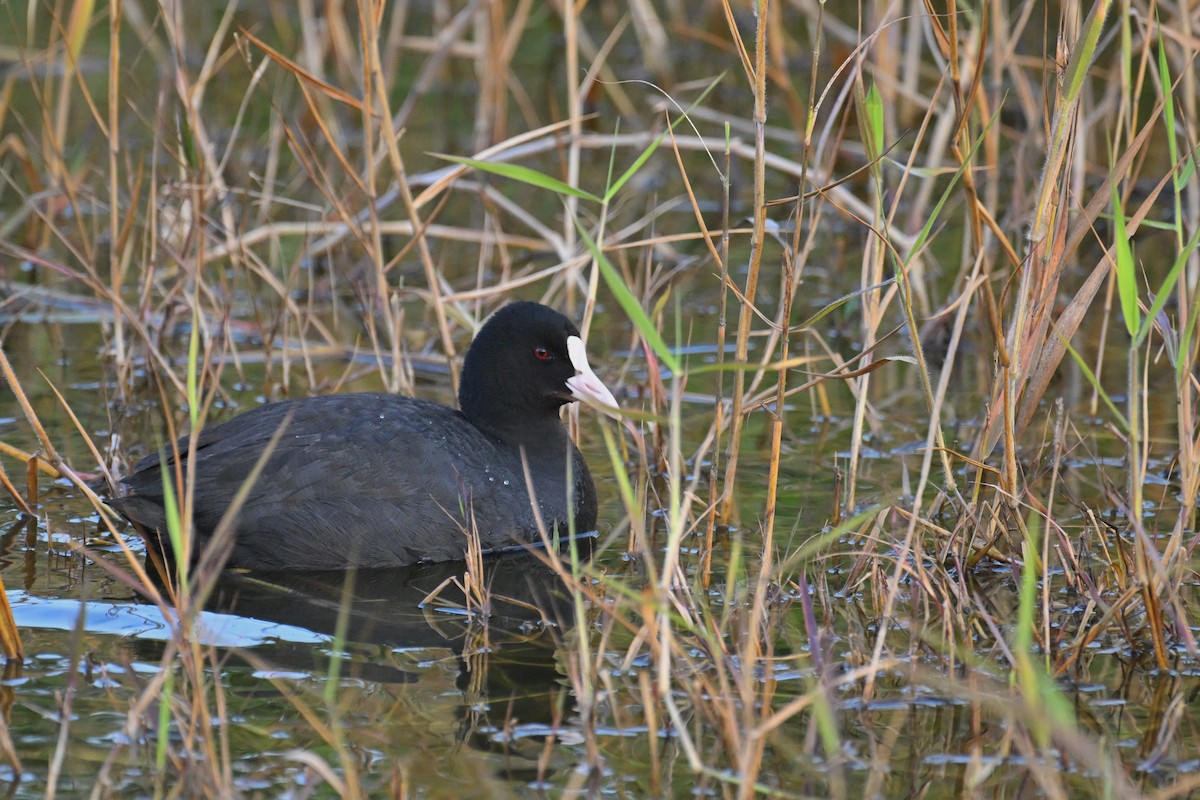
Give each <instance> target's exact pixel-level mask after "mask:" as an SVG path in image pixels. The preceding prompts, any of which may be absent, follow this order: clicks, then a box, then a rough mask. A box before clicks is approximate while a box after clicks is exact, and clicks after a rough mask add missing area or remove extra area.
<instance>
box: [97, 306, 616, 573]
mask: <svg viewBox="0 0 1200 800" xmlns="http://www.w3.org/2000/svg"><path fill="white" fill-rule="evenodd" d="M458 400H459V407H460V410H455V409H452V408H449V407H447V406H443V405H438V404H436V403H430V402H426V401H423V400H415V399H412V398H408V397H401V396H397V395H391V394H343V395H329V396H324V397H310V398H306V399H301V400H288V401H284V402H280V403H272V404H269V405H264V406H261V407H259V408H256V409H254V410H252V411H249V412H247V413H245V414H242V415H240V416H238V417H235V418H233V419H231V420H229V421H227V422H224V423H221V424H219V425H214V426H211V427H205V428H203V429H202V430H201V432H200V434H199V436H198V438H197V440H196V441H195V442H194V443H192V442H189V441H188V437H183V438H182V439H180V440H179V441H178V442H177V443H176V445H175V449H174V450H172V449H169V448H168V449H166V450H165V451H164V452H165V454H166V455H165V457H166V459H167V462H166V463H167V468H168V472H170V473H171V474H172V477H174V460H175V457H174V455H173V454H174V453H178V457H179V459H181V460H182V461H183V464H182V467H183V470H184V472H185V473H186V472H188V471H192V472H194V473H195V475H194V481H195V490H194V494H193V500H192V508H193V511H192V524H193V531H194V533H195V535H197V536H198V537H199V538H198V542H197V544H198V546H196V547H194V552H196V553H198V552H200V550H201V547H202V546H203V545H204V543H205V542H206V541H207V540H208V539H209V538H210V537H211V536H212V535H213V533H214V531H216V530H217V526H218V525H219V523H220V522H221V519H222V517H223V516H224V515H225V513H226V511H227V510H228V509H229V507H230V504H231V503H232V502H233V500H234V497H235V495H236V494H237V492H238V490H239V489H240V488H241V487H242V485H243V484H244V483H245V482H246V481H247V480H248V479H249V478H250V477H251V473H252V471H253V468H254V465H255V463H256V462H257V461H258V459H259V457H260V456H261V455H262V454H263V452H264V451H265V449H266V448H267V446H268V444H269V442H270V441H271V439H272V437H273V436H274V435H275V433H276V431H277V430H279V429H280V426H285V427H284V428H283V432H282V435H281V436H280V438H279V440H278V443H277V444H276V446H275V449H274V450H273V451H272V452H271V454H270V456H269V457H268V459H267V461H266V464H265V467H264V469H263V470H262V472H261V474H260V475H259V476H258V478H257V480H255V481H254V482H253V483H252V485H251V487H250V489H249V493H248V495H247V496H246V499H245V502H244V504H243V506H242V507H241V509H240V511H239V512H238V513H237V515H236V517H235V519H234V520H233V525H232V534H233V541H232V551H231V554H230V556H229V561H228V564H229V565H230V566H235V567H244V568H248V569H263V570H318V569H325V570H328V569H345V568H349V567H393V566H401V565H406V564H414V563H418V562H425V561H452V560H458V559H462V558H463V557H464V553H465V551H466V550H467V541H468V539H467V531H470V530H475V531H477V532H478V535H479V542H480V545H481V547H482V549H483V551H484V552H495V551H502V550H506V549H510V548H514V547H521V546H523V545H525V544H528V543H536V542H539V541H540V534H539V524H538V518H539V517H540V519H541V522H542V524H543V525H544V526H545V527H546V528H547V529H549V530H554V529H557V530H558V531H559V532H560V533H561V534H563V535H565V534H566V532H567V530H568V527H569V526H570V525H571V523H572V522H573V525H574V530H575V531H577V532H581V533H582V532H587V531H592V530H593V529H594V528H595V525H596V491H595V486H594V485H593V483H592V477H591V474H590V473H589V472H588V468H587V464H586V463H585V462H584V459H583V456H582V455H581V454H580V452H579V450H578V449H577V448H576V447H575V444H574V443H573V442H572V441H571V439H570V437H569V436H568V435H567V431H566V429H565V428H564V427H563V425H562V422H561V420H560V419H559V409H560V408H561V406H563V405H564V404H566V403H570V402H573V401H576V400H585V401H591V402H594V403H597V404H599V405H601V406H608V407H615V406H616V400H615V399H614V398H613V396H612V393H611V392H609V390H608V389H607V388H606V387H605V386H604V384H603V383H602V382H601V381H600V380H599V379H598V378H597V377H596V375H595V373H594V372H593V371H592V369H591V367H590V366H589V365H588V361H587V355H586V353H585V352H584V347H583V341H582V339H581V338H580V335H579V330H578V328H576V327H575V325H574V324H572V322H571V321H570V320H569V319H567V318H566V317H564V316H563V315H562V314H559V313H558V312H557V311H554V310H553V309H551V308H548V307H546V306H543V305H540V304H538V303H531V302H518V303H513V304H511V305H508V306H505V307H504V308H502V309H500V310H499V311H497V312H496V313H495V314H493V315H492V317H491V318H490V319H489V320H488V321H487V322H486V323H485V324H484V325H483V327H482V328H481V329H480V331H479V333H478V335H476V337H475V340H474V341H473V342H472V343H471V346H470V348H469V349H468V350H467V355H466V358H465V360H464V363H463V369H462V379H461V383H460V388H459V393H458ZM525 465H527V466H528V471H529V477H530V480H529V481H528V484H527V481H526V477H525V470H524V467H525ZM162 472H163V469H162V463H161V460H160V456H159V455H158V454H154V455H150V456H148V457H146V458H144V459H142V460H141V461H140V462H138V464H137V465H136V466H135V467H134V470H133V472H132V474H130V475H129V476H128V477H126V478H125V479H124V480H122V481H121V486H122V491H121V492H120V494H121V496H120V497H116V498H113V499H112V500H111V501H110V504H111V505H112V506H113V507H114V508H116V509H117V510H118V511H119V512H120V513H121V514H123V515H124V516H125V517H127V518H128V519H129V520H130V521H132V522H134V523H136V524H137V525H138V526H140V527H141V528H142V529H143V530H144V531H146V532H147V533H152V532H157V533H158V537H157V539H158V541H159V542H160V543H164V542H166V541H167V536H166V532H167V512H166V509H165V502H166V501H165V499H164V490H163V479H162ZM527 485H532V488H533V495H534V500H533V502H531V500H530V496H529V492H528V491H527V488H526V487H527ZM535 505H536V507H537V513H535V511H534V506H535ZM152 541H154V540H153V539H152ZM164 549H165V547H164Z"/></svg>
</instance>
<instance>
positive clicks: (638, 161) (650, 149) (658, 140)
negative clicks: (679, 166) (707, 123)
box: [604, 72, 725, 203]
mask: <svg viewBox="0 0 1200 800" xmlns="http://www.w3.org/2000/svg"><path fill="white" fill-rule="evenodd" d="M724 77H725V73H724V72H722V73H721V74H720V75H718V76H717V77H716V78H714V79H713V81H712V83H710V84H709V85H708V86H707V87H705V89H704V91H703V92H701V93H700V96H699V97H697V98H696V99H695V100H694V101H693V102H692V104H691V105H690V106H688V107H687V108H686V109H684V110H683V113H681V114H680V115H679V116H678V117H676V118H675V120H674V122H672V123H671V124H670V125H668V126H667V129H666V130H664V131H663V132H662V133H660V134H659V135H658V136H656V137H655V139H654V141H653V142H651V143H650V144H649V145H647V146H646V149H645V150H643V151H642V152H641V154H640V155H638V157H637V158H635V159H634V160H633V163H632V164H630V165H629V168H628V169H626V170H625V171H624V172H622V173H621V177H619V178H617V180H616V182H615V183H613V184H611V185H610V186H609V187H608V191H606V192H605V193H604V202H605V203H607V202H609V201H610V200H612V199H613V198H614V197H616V195H617V192H619V191H621V187H622V186H624V185H625V184H626V183H628V181H629V179H630V178H632V177H633V176H634V175H636V174H637V172H638V170H639V169H641V168H642V165H643V164H645V163H646V162H647V161H648V160H649V159H650V156H652V155H654V151H655V150H657V149H658V148H659V146H660V145H662V143H663V142H664V141H665V140H666V138H667V134H668V133H670V132H671V131H673V130H675V126H677V125H678V124H679V123H680V122H683V121H684V120H685V119H687V115H688V114H689V113H690V112H691V110H692V109H693V108H695V107H696V106H698V105H699V104H700V103H702V102H704V98H706V97H708V95H709V92H711V91H712V90H713V89H715V88H716V87H717V84H718V83H720V82H721V79H722V78H724Z"/></svg>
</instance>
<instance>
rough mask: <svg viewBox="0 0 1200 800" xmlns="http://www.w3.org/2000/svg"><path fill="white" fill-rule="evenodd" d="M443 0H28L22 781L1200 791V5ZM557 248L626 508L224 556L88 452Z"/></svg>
mask: <svg viewBox="0 0 1200 800" xmlns="http://www.w3.org/2000/svg"><path fill="white" fill-rule="evenodd" d="M318 5H320V7H318ZM415 5H420V6H421V8H420V9H419V10H418V9H417V8H414V7H411V6H410V4H408V3H403V2H393V3H384V2H375V3H373V2H359V3H347V2H329V3H326V4H314V3H310V2H301V3H296V4H292V3H285V2H267V3H262V4H256V5H254V6H253V7H245V8H243V7H241V6H239V5H238V4H236V3H230V4H203V3H187V4H184V3H174V4H173V3H159V4H157V5H155V4H148V3H137V2H130V0H125V1H124V2H114V3H111V4H108V5H106V6H103V7H98V6H97V5H96V4H93V3H90V2H71V1H70V0H61V1H60V2H50V3H43V4H31V5H28V6H23V7H19V8H18V7H17V6H14V5H11V4H4V5H0V15H3V17H4V19H5V21H6V22H5V28H6V29H7V30H9V31H10V33H9V34H6V36H7V39H6V41H4V43H3V53H4V60H5V63H6V68H5V72H4V79H3V82H2V89H0V136H2V138H0V176H2V177H3V182H2V184H0V208H2V209H3V213H2V214H0V250H2V251H3V252H4V255H5V258H4V260H3V261H0V321H2V323H3V328H2V329H0V345H2V347H0V353H2V354H3V358H0V367H2V368H3V372H4V378H5V381H6V383H7V385H8V386H9V387H10V388H11V390H12V394H11V395H7V396H3V397H0V446H2V447H3V452H2V453H0V465H2V466H3V467H4V470H3V472H0V478H3V486H4V489H5V490H6V492H5V493H4V494H3V495H0V503H2V504H3V505H0V514H2V515H3V516H4V517H5V519H6V520H11V522H7V521H6V522H5V527H6V534H5V536H4V539H3V541H4V543H5V545H6V548H7V553H6V562H5V563H6V566H5V568H4V570H3V571H2V572H0V577H2V578H3V580H4V582H5V585H6V588H7V589H8V590H9V592H8V598H9V599H10V600H11V601H12V603H13V609H12V613H7V614H6V610H5V608H4V607H0V620H3V619H4V618H5V617H6V616H7V617H8V618H10V619H11V617H12V616H14V615H15V618H16V624H17V628H16V629H14V628H13V626H12V624H11V623H9V624H7V625H6V624H2V623H0V646H2V647H3V648H4V652H5V653H6V655H8V657H9V663H8V667H7V670H6V672H5V676H4V677H5V679H6V680H4V681H3V682H2V685H0V719H2V720H3V722H4V725H2V726H0V762H2V763H3V765H4V766H3V769H2V770H0V777H3V778H4V779H5V780H7V781H10V782H11V787H12V792H13V793H14V794H15V795H17V796H43V795H45V796H55V795H56V794H64V795H65V794H77V795H84V794H90V795H91V796H95V797H109V796H134V795H136V796H151V795H153V796H183V797H186V796H248V797H249V796H280V795H281V794H283V793H287V794H288V796H309V795H310V794H313V795H317V796H327V795H329V794H336V795H340V796H345V797H367V796H371V797H379V796H392V797H410V796H412V797H437V796H510V795H522V796H525V795H528V794H529V793H530V792H534V793H538V794H542V795H545V796H556V797H557V796H594V795H600V794H604V795H616V796H622V797H647V796H666V795H679V796H684V795H691V794H697V793H698V794H705V795H713V796H721V797H738V798H749V797H755V796H759V795H762V796H772V797H774V796H778V797H806V796H819V797H841V798H857V797H910V796H950V795H955V796H970V797H975V796H979V797H985V796H986V797H1024V796H1045V797H1053V798H1060V797H1073V796H1074V797H1094V796H1109V797H1122V798H1132V797H1156V798H1167V797H1177V796H1178V797H1183V796H1187V795H1189V794H1191V793H1194V792H1196V791H1200V759H1197V755H1196V754H1197V752H1200V716H1198V715H1197V714H1196V713H1195V712H1194V711H1193V710H1192V707H1193V706H1194V705H1195V702H1196V693H1197V691H1198V690H1200V683H1198V682H1197V680H1198V676H1200V653H1198V652H1197V644H1196V641H1195V637H1196V634H1197V632H1198V631H1200V621H1198V619H1197V615H1196V611H1195V608H1196V604H1197V602H1198V601H1200V595H1198V593H1197V586H1198V585H1200V583H1198V581H1197V573H1196V564H1197V561H1196V553H1195V551H1196V547H1197V544H1198V543H1200V535H1198V533H1197V528H1196V511H1197V499H1198V494H1200V429H1198V426H1197V404H1198V403H1200V384H1198V382H1197V380H1198V378H1200V371H1198V369H1197V355H1198V352H1200V351H1198V346H1197V337H1196V319H1197V316H1198V315H1200V306H1198V305H1197V293H1198V289H1200V287H1198V285H1197V284H1198V281H1200V256H1198V255H1197V252H1196V246H1197V242H1198V241H1200V222H1198V220H1200V178H1198V177H1197V174H1196V168H1195V167H1196V164H1195V155H1196V146H1197V136H1198V133H1197V132H1198V131H1200V86H1198V85H1197V79H1198V78H1200V75H1198V74H1197V66H1196V57H1197V54H1198V52H1200V38H1198V36H1200V19H1197V17H1196V13H1195V11H1194V9H1189V8H1187V5H1188V4H1186V3H1185V4H1169V3H1155V2H1141V1H1140V0H1133V1H1132V2H1128V3H1124V4H1113V3H1110V2H1098V3H1094V4H1087V3H1079V2H1063V3H1051V4H1045V3H1035V2H1031V1H1030V0H1013V1H1012V2H1000V1H999V0H992V2H984V3H979V4H973V5H967V4H958V3H956V2H949V3H946V4H939V3H933V2H925V3H916V2H913V3H866V4H859V5H854V4H826V3H823V2H818V0H755V1H752V2H743V1H742V0H738V1H737V2H733V0H703V1H702V2H701V1H696V2H688V3H675V2H666V1H664V2H655V0H632V2H630V3H628V4H624V3H591V4H587V3H575V4H571V3H537V2H533V1H532V0H513V2H508V3H502V2H470V1H464V2H448V1H447V2H442V1H440V0H439V1H438V2H434V3H429V4H415ZM517 298H526V299H538V300H541V301H543V302H547V303H549V304H551V305H554V306H556V307H558V308H560V309H562V310H563V311H564V312H565V313H567V314H568V315H569V316H571V317H572V318H573V319H575V320H577V321H578V322H579V323H580V328H581V329H582V330H583V331H584V333H585V336H587V337H588V339H589V346H590V348H591V349H592V352H593V356H592V358H593V366H594V367H596V369H597V371H598V372H601V373H602V374H603V375H604V376H605V378H606V381H607V382H608V384H609V385H610V386H611V387H614V389H615V388H616V387H618V386H619V387H622V388H621V390H618V397H619V399H620V400H621V403H622V406H623V409H624V415H623V417H622V419H621V420H619V421H613V420H610V419H601V418H599V416H598V415H596V414H595V413H593V412H590V411H588V410H586V409H585V410H583V411H582V412H576V411H574V410H573V411H572V412H571V413H572V417H573V418H572V420H571V425H572V429H573V430H575V431H577V432H578V434H579V436H580V439H581V444H582V447H583V449H584V450H585V452H587V454H588V456H589V462H590V464H591V467H592V472H593V473H594V474H595V475H596V477H597V479H598V483H601V484H603V485H602V486H601V492H602V494H603V495H604V497H603V498H602V499H603V500H604V504H603V508H602V511H601V515H600V516H601V524H600V532H599V536H598V538H597V539H596V541H595V549H596V553H595V555H594V556H593V557H591V558H588V557H587V556H586V554H584V553H581V552H579V550H578V548H567V549H565V550H563V551H561V552H558V551H555V550H553V549H549V550H548V551H547V552H545V553H541V554H539V555H537V557H536V558H537V561H528V560H527V561H525V562H520V561H518V562H513V561H512V560H510V559H502V560H500V561H497V562H496V563H491V562H490V561H488V560H487V559H484V558H482V557H481V556H480V554H479V553H478V551H477V550H475V549H472V550H471V552H470V553H469V555H470V558H469V559H468V561H467V562H466V563H465V564H457V565H454V566H453V567H452V568H449V569H448V570H446V569H442V568H441V567H438V568H422V569H420V570H417V571H415V572H413V573H408V574H405V575H404V576H402V577H399V576H396V575H387V576H382V577H381V576H372V575H371V574H370V573H369V572H367V573H362V574H357V575H356V574H353V573H351V574H349V575H346V576H340V575H339V576H333V577H330V576H292V577H282V578H281V577H279V576H253V575H250V576H247V575H222V573H221V569H220V567H221V563H222V553H221V552H220V551H219V550H217V549H213V550H212V552H205V553H203V554H198V555H197V558H196V559H190V558H188V554H189V553H190V552H191V548H192V544H191V539H190V535H191V534H190V527H189V526H190V523H189V520H190V516H191V495H190V489H189V486H188V482H187V480H186V479H184V480H182V481H180V480H178V476H174V477H175V480H176V486H177V498H176V499H177V503H176V504H175V505H174V507H169V508H168V509H167V513H168V517H169V518H170V524H169V528H170V531H169V533H170V536H171V537H172V543H173V548H172V549H173V551H174V552H175V553H177V554H180V560H179V563H177V564H174V565H162V564H160V563H155V559H153V558H152V557H151V558H149V559H147V558H146V557H145V556H146V553H145V548H144V547H143V546H142V544H141V543H140V542H139V541H138V540H137V538H136V537H135V536H133V535H132V534H131V532H130V531H128V530H124V529H123V528H122V526H121V524H120V523H118V521H117V519H116V517H115V516H114V515H113V514H112V513H111V511H108V510H106V508H105V507H104V505H103V502H102V500H101V498H100V497H98V496H97V495H96V494H95V492H94V490H93V489H92V488H91V485H92V484H91V483H90V481H94V480H99V481H100V482H103V481H104V480H106V479H107V480H110V481H111V480H112V478H113V476H119V475H121V474H124V473H125V472H127V470H128V467H129V463H130V461H129V459H131V458H132V457H133V456H136V455H138V454H141V453H144V452H145V449H146V448H154V447H157V446H159V445H160V444H161V443H163V442H166V441H169V440H173V439H174V438H175V437H176V436H177V434H179V433H182V432H184V431H186V430H195V429H197V428H198V427H200V426H202V425H203V424H205V423H206V422H207V421H210V420H217V419H220V418H225V417H226V416H228V415H229V414H230V413H231V412H232V411H233V410H235V409H236V408H237V407H239V406H240V407H245V406H246V405H247V404H253V403H257V402H262V401H265V400H272V399H279V398H282V397H285V396H306V395H309V394H317V393H331V392H337V391H345V390H350V389H360V390H386V391H393V392H403V393H409V394H412V393H417V394H423V395H429V394H437V393H439V392H440V393H441V396H442V397H443V398H444V397H447V396H448V395H449V393H450V392H451V391H452V390H453V388H454V387H456V385H457V369H458V366H459V363H460V362H459V360H458V357H459V356H460V355H461V353H462V351H463V350H464V349H465V346H466V344H467V342H469V340H470V338H471V335H472V333H473V332H474V331H475V330H477V328H478V326H479V324H480V323H481V322H482V321H483V320H484V319H485V318H486V317H487V315H488V314H490V313H491V312H492V311H494V310H495V309H496V308H498V307H500V306H501V305H503V304H504V303H506V302H509V301H511V300H513V299H517ZM606 356H607V357H606ZM82 361H87V362H89V365H84V364H82V363H81V362H82ZM81 376H83V377H81ZM431 377H432V378H433V381H432V383H433V385H434V388H431V387H430V385H429V384H430V381H429V378H431ZM576 413H578V416H579V419H575V418H574V417H575V415H576ZM139 446H140V447H141V448H142V449H141V450H140V451H139V450H138V447H139ZM34 454H36V457H35V455H34ZM218 538H219V537H218ZM159 573H162V574H161V575H160V574H159ZM164 576H165V579H164ZM554 587H558V588H559V589H560V590H564V591H562V593H561V594H560V595H559V596H558V597H557V598H547V595H548V594H552V593H553V592H552V591H551V590H552V589H553V588H554ZM134 596H136V597H137V598H139V599H138V603H139V604H140V605H138V606H137V608H138V609H139V610H138V612H137V614H138V616H139V617H140V618H145V619H147V620H152V621H153V625H152V627H153V629H154V633H153V634H148V633H147V631H148V630H149V629H142V630H141V633H139V634H137V635H134V636H129V637H122V636H119V635H113V632H114V631H116V630H117V629H115V628H112V627H106V626H105V625H104V624H101V623H99V622H97V621H96V620H94V619H93V617H92V616H91V614H92V612H91V611H89V609H94V608H95V607H96V606H97V604H100V605H101V607H104V608H108V609H109V612H108V615H109V618H110V620H111V619H113V618H115V617H117V616H120V613H121V612H120V611H119V609H120V608H129V607H131V606H132V600H131V599H130V598H132V597H134ZM59 601H68V602H67V603H66V605H64V606H52V605H48V604H53V603H55V602H59ZM84 601H86V602H84ZM105 604H107V605H105ZM122 604H123V605H122ZM51 607H54V608H61V609H64V610H61V611H60V612H59V613H60V616H59V617H58V618H57V620H56V621H55V622H53V623H50V624H46V625H44V626H43V625H40V624H38V620H43V619H45V615H46V614H47V613H48V612H47V609H48V608H51ZM68 608H69V609H70V610H65V609H68ZM206 608H207V609H210V610H209V611H204V609H206ZM410 611H411V612H412V614H411V615H408V616H405V614H406V613H407V612H410ZM218 612H219V613H218ZM231 618H233V619H241V620H243V621H244V620H254V619H257V620H271V621H273V626H272V627H269V628H268V629H267V632H266V633H264V634H262V637H261V638H260V639H253V637H252V640H251V641H247V642H242V641H239V640H237V639H236V637H233V638H232V639H231V638H230V637H228V636H226V637H224V638H223V637H222V636H220V635H217V634H215V633H214V625H215V624H216V622H217V621H218V620H219V619H225V620H228V619H231ZM264 624H265V623H264ZM267 640H270V642H267ZM266 643H271V644H273V645H274V646H271V647H268V646H263V645H264V644H266ZM281 643H282V644H281ZM22 646H23V647H24V658H23V659H22V658H21V657H20V656H21V649H22ZM447 653H449V654H450V655H448V656H447V655H446V654H447ZM450 696H453V697H454V698H455V699H454V700H453V701H450V700H446V699H445V698H447V697H450Z"/></svg>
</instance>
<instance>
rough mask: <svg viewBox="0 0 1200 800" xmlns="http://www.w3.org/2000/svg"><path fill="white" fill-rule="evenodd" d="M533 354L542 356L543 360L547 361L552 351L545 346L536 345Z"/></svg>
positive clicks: (536, 356)
mask: <svg viewBox="0 0 1200 800" xmlns="http://www.w3.org/2000/svg"><path fill="white" fill-rule="evenodd" d="M533 355H534V358H540V359H541V360H542V361H545V360H546V359H547V358H549V357H550V351H549V350H547V349H546V348H544V347H535V348H533Z"/></svg>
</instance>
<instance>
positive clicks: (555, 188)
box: [430, 153, 604, 203]
mask: <svg viewBox="0 0 1200 800" xmlns="http://www.w3.org/2000/svg"><path fill="white" fill-rule="evenodd" d="M430 155H432V156H434V157H435V158H442V159H445V160H446V161H453V162H454V163H455V164H462V165H463V166H467V167H471V168H472V169H477V170H479V171H480V172H490V173H491V174H493V175H498V176H500V177H502V178H510V179H512V180H514V181H519V182H521V183H526V184H529V185H530V186H536V187H538V188H539V189H549V190H550V191H552V192H554V193H555V194H559V195H570V196H571V197H578V198H579V199H581V200H591V201H592V202H595V203H603V202H604V201H603V200H602V199H601V198H599V197H597V196H596V195H594V194H592V193H591V192H586V191H584V190H583V189H579V188H576V187H574V186H571V185H570V184H568V183H564V182H563V181H560V180H559V179H558V178H552V177H550V176H549V175H547V174H545V173H544V172H538V171H537V170H536V169H530V168H529V167H523V166H521V165H520V164H504V163H502V162H499V161H480V160H479V159H477V158H463V157H461V156H448V155H445V154H443V153H430Z"/></svg>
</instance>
